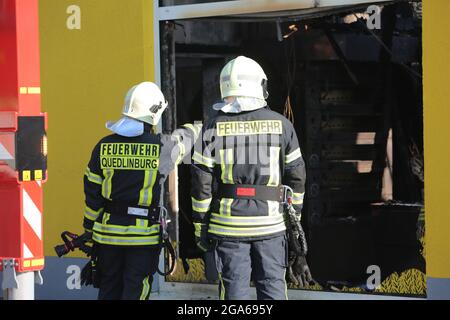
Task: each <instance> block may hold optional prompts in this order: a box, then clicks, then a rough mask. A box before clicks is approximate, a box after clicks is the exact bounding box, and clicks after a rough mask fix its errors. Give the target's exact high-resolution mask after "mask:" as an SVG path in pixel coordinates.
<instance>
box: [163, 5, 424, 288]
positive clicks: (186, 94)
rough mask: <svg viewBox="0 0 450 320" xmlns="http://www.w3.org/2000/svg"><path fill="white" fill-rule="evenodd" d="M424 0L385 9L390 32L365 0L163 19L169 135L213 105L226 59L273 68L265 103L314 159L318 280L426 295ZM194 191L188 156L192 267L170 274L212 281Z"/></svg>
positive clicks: (312, 243)
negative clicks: (362, 6) (368, 12)
mask: <svg viewBox="0 0 450 320" xmlns="http://www.w3.org/2000/svg"><path fill="white" fill-rule="evenodd" d="M417 4H418V3H417V2H395V3H393V4H390V5H385V6H383V7H382V11H381V26H382V27H381V29H380V30H371V29H368V27H367V23H366V22H367V21H366V20H365V17H364V13H363V12H362V13H361V14H358V13H357V12H355V11H354V10H355V8H347V9H346V10H341V11H339V12H327V13H325V12H323V11H321V12H320V14H316V15H314V14H309V15H305V14H301V12H299V13H297V14H294V15H288V16H285V15H283V16H280V15H279V14H276V13H273V14H265V15H262V16H261V15H259V16H256V15H247V16H241V17H223V18H220V17H214V18H202V19H195V20H179V21H167V22H165V23H161V42H162V45H161V63H162V68H161V75H162V87H163V90H164V92H165V95H166V97H167V99H168V101H169V103H171V105H172V106H175V107H174V108H172V109H170V110H168V111H167V112H166V114H165V118H164V122H163V128H164V130H165V131H167V132H170V131H171V130H173V129H175V128H176V127H177V126H179V125H182V124H183V123H187V122H191V123H192V122H194V121H206V120H207V119H209V118H211V117H213V116H214V114H215V111H213V110H212V108H211V106H212V105H213V104H214V103H216V102H218V101H219V100H220V90H219V74H220V71H221V69H222V67H223V66H224V65H225V64H226V63H227V62H228V61H229V60H231V59H233V58H235V57H236V56H238V55H245V56H247V57H250V58H252V59H254V60H256V61H257V62H258V63H259V64H260V65H261V66H262V68H263V69H264V71H265V72H266V74H267V76H268V79H269V80H268V91H269V97H268V105H269V107H270V108H271V109H272V110H274V111H277V112H279V113H281V114H284V115H285V116H286V117H287V118H288V119H289V120H291V121H292V122H293V124H294V127H295V129H296V131H297V135H298V138H299V142H300V146H301V150H302V154H303V157H304V160H305V163H306V169H307V180H306V195H305V205H304V209H303V213H302V217H303V218H302V224H303V227H304V229H305V231H306V233H307V238H308V244H309V254H308V262H309V265H310V268H311V271H312V274H313V277H314V279H315V280H316V282H317V283H316V284H315V285H311V286H310V287H309V289H312V290H332V291H353V292H365V293H367V292H374V293H388V294H406V295H414V296H424V295H425V292H426V290H425V280H424V279H425V277H424V273H425V260H424V253H423V247H424V210H423V189H424V177H423V126H422V123H423V118H422V113H423V112H422V111H423V107H422V76H421V74H422V56H421V45H422V44H421V38H422V36H421V14H420V7H419V6H418V5H417ZM356 9H358V8H356ZM190 189H191V181H190V168H189V165H187V164H182V165H180V166H179V168H178V186H177V191H178V194H179V196H178V207H179V208H178V212H176V213H172V214H173V219H174V220H176V221H177V224H173V226H172V227H173V230H172V234H173V235H176V237H175V236H173V237H172V238H174V239H175V238H176V239H177V248H178V252H179V257H180V258H181V259H182V260H183V261H184V269H185V270H183V268H181V266H180V265H179V268H178V270H177V272H176V274H175V275H173V276H171V277H168V280H169V281H183V282H213V281H214V280H215V273H214V266H213V261H210V260H208V259H202V258H203V257H202V255H201V254H200V252H199V251H198V250H197V248H196V246H195V243H194V237H193V234H194V232H193V225H192V221H191V200H190ZM168 197H170V196H168ZM187 269H189V270H188V272H187V273H185V271H187ZM205 269H206V270H205ZM405 272H406V275H405ZM205 273H206V277H205V275H204V274H205ZM402 277H406V278H408V279H410V280H408V281H410V282H411V283H410V284H404V283H403V281H405V279H402ZM411 277H413V279H412V280H411ZM399 286H400V287H402V286H404V288H403V287H402V288H400V289H398V288H399Z"/></svg>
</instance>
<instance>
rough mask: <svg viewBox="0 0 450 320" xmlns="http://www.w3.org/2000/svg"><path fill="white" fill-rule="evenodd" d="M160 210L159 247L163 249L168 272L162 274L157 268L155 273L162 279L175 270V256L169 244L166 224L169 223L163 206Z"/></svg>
mask: <svg viewBox="0 0 450 320" xmlns="http://www.w3.org/2000/svg"><path fill="white" fill-rule="evenodd" d="M160 208H161V210H160V214H159V224H160V232H161V234H160V237H159V245H160V246H161V249H164V253H165V258H166V259H165V260H166V261H167V265H168V270H167V271H166V272H164V271H161V270H159V268H158V269H157V272H158V273H159V274H160V275H162V276H163V277H165V276H168V275H170V274H171V273H172V272H173V270H174V269H175V263H176V255H175V250H174V249H173V246H172V243H170V239H169V233H168V232H167V227H168V224H169V223H170V222H171V221H170V219H169V217H168V214H167V209H166V208H164V207H163V206H161V207H160Z"/></svg>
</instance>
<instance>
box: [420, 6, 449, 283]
mask: <svg viewBox="0 0 450 320" xmlns="http://www.w3.org/2000/svg"><path fill="white" fill-rule="evenodd" d="M423 5H424V8H423V9H424V10H423V12H424V20H423V21H424V24H423V27H424V33H423V38H424V39H423V40H424V41H423V48H424V56H423V62H424V126H425V127H424V136H425V216H426V220H425V223H426V246H427V257H426V258H427V276H428V277H436V278H450V167H449V164H450V89H449V83H450V76H449V75H450V63H449V52H450V40H449V34H450V19H449V17H448V15H449V13H450V1H448V0H424V1H423Z"/></svg>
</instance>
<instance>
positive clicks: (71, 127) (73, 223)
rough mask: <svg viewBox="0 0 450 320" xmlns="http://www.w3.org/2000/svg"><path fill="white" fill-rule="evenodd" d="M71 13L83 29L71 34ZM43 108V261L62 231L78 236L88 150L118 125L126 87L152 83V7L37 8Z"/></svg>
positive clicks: (54, 0) (113, 0)
mask: <svg viewBox="0 0 450 320" xmlns="http://www.w3.org/2000/svg"><path fill="white" fill-rule="evenodd" d="M69 5H78V6H79V7H80V9H81V29H80V30H69V29H68V28H67V26H66V20H67V18H68V17H69V14H67V13H66V10H67V7H68V6H69ZM39 10H40V13H39V18H40V41H41V43H40V47H41V89H42V108H43V110H44V111H46V112H48V123H49V128H48V137H49V142H48V148H49V159H48V182H47V183H46V184H45V188H44V235H45V239H44V243H45V254H46V255H54V251H53V247H54V245H56V244H58V243H59V242H60V239H59V234H60V232H61V231H63V230H71V231H73V232H81V231H82V220H83V209H84V194H83V174H84V170H85V168H86V165H87V162H88V160H89V157H90V154H91V150H92V148H93V146H94V145H95V144H96V143H97V141H98V140H99V139H100V138H101V137H103V136H105V135H107V134H109V131H107V130H106V129H105V122H106V121H107V120H115V119H118V118H119V117H120V111H121V107H122V102H123V98H124V95H125V93H126V91H127V89H128V88H129V87H131V86H132V85H134V84H136V83H138V82H140V81H144V80H153V79H154V64H153V20H152V19H153V2H152V0H126V1H124V0H95V1H92V0H40V1H39Z"/></svg>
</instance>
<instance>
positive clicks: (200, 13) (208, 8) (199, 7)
mask: <svg viewBox="0 0 450 320" xmlns="http://www.w3.org/2000/svg"><path fill="white" fill-rule="evenodd" d="M387 1H388V0H281V1H273V0H257V1H249V0H235V1H217V2H211V3H199V4H187V5H177V6H164V7H159V8H158V17H159V20H180V19H195V18H204V17H212V16H229V15H242V14H252V13H262V12H277V11H287V10H302V9H318V8H326V7H340V6H351V5H360V4H371V3H382V2H387Z"/></svg>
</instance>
